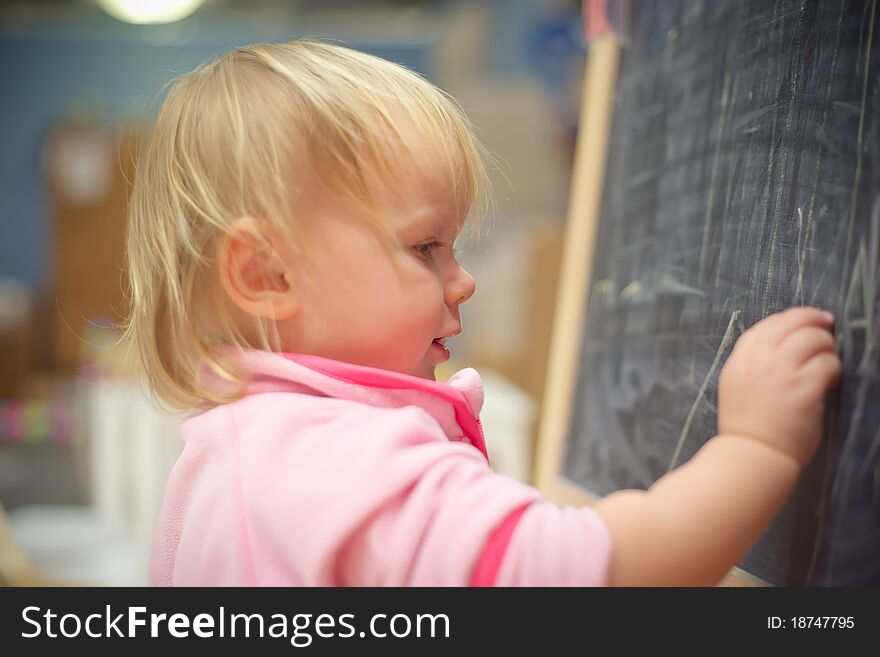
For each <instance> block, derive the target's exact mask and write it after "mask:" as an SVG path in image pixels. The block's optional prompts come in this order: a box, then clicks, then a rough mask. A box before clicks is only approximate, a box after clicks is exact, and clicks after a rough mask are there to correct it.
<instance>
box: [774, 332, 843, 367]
mask: <svg viewBox="0 0 880 657" xmlns="http://www.w3.org/2000/svg"><path fill="white" fill-rule="evenodd" d="M779 351H780V352H781V353H783V354H784V355H785V356H787V357H788V358H790V359H792V360H793V361H794V363H795V364H796V365H800V364H802V363H806V362H807V361H808V360H809V359H810V358H812V357H813V356H816V355H817V354H819V353H821V352H823V351H830V352H833V351H834V336H833V335H831V332H830V331H828V329H824V328H817V327H815V326H808V327H806V328H802V329H798V330H796V331H794V332H793V333H790V334H789V335H788V336H787V337H786V338H785V339H784V340H783V341H782V344H781V345H779Z"/></svg>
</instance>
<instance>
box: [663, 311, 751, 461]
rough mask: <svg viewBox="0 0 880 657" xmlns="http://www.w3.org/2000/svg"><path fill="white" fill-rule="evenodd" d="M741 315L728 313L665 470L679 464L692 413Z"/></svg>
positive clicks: (725, 349)
mask: <svg viewBox="0 0 880 657" xmlns="http://www.w3.org/2000/svg"><path fill="white" fill-rule="evenodd" d="M741 315H742V311H740V310H734V311H733V313H731V315H730V321H729V322H728V323H727V330H726V331H724V336H723V337H722V338H721V344H720V345H718V351H716V352H715V359H714V360H713V361H712V365H711V366H710V367H709V371H708V373H707V374H706V377H705V378H704V379H703V383H702V385H700V389H699V391H698V392H697V398H696V399H694V403H693V404H691V408H690V410H689V411H688V414H687V417H686V418H685V420H684V426H683V427H682V428H681V433H680V434H679V436H678V442H676V444H675V451H674V452H673V453H672V459H671V460H670V461H669V467H668V468H666V472H669V471H671V470H673V469H674V468H675V467H676V466H677V465H678V464H679V463H678V459H679V457H680V456H681V448H682V447H683V446H684V442H685V439H686V438H687V436H688V431H689V430H690V428H691V422H692V421H693V419H694V414H695V413H696V412H697V406H698V405H699V404H700V402H701V401H703V396H704V395H705V394H706V388H708V387H709V383H710V382H712V381H713V380H714V379H715V377H716V375H717V372H718V366H719V364H720V363H721V356H722V355H723V354H724V353H725V352H726V351H727V350H728V349H729V348H730V346H731V344H732V343H733V339H734V335H738V334H740V333H742V331H743V329H742V326H739V330H736V329H737V324H741V321H740V317H741Z"/></svg>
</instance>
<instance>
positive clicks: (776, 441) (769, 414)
mask: <svg viewBox="0 0 880 657" xmlns="http://www.w3.org/2000/svg"><path fill="white" fill-rule="evenodd" d="M833 323H834V318H833V316H832V315H831V313H828V312H823V311H820V310H817V309H815V308H790V309H788V310H786V311H784V312H780V313H776V314H774V315H770V316H769V317H766V318H765V319H763V320H761V321H760V322H758V323H757V324H755V325H754V326H752V327H751V328H750V329H749V330H747V331H746V332H745V333H743V334H742V336H740V338H739V340H737V342H736V345H735V346H734V349H733V353H732V354H731V355H730V358H729V359H728V360H727V363H726V364H725V365H724V368H723V369H722V371H721V376H720V378H719V382H718V433H719V434H739V435H743V436H748V437H751V438H754V439H757V440H760V441H762V442H764V443H766V444H768V445H771V446H772V447H774V448H776V449H778V450H780V451H781V452H783V453H785V454H788V455H789V456H791V457H792V458H794V459H795V460H796V461H797V463H798V464H799V465H800V466H801V467H803V466H804V465H806V464H807V463H809V461H810V459H811V458H812V457H813V454H814V452H815V451H816V447H817V446H818V445H819V441H820V440H821V437H822V411H823V407H824V404H823V401H824V396H825V392H826V391H827V389H828V388H829V387H830V386H834V385H836V384H837V381H838V380H839V378H840V373H841V363H840V359H839V358H838V357H837V355H836V354H835V353H834V338H833V336H832V335H831V332H830V331H829V329H830V327H831V326H832V324H833Z"/></svg>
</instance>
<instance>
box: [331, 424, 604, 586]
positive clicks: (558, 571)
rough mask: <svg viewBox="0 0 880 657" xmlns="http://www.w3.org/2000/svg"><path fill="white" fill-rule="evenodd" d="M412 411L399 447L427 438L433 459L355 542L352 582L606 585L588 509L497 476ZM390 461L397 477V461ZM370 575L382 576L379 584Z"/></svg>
mask: <svg viewBox="0 0 880 657" xmlns="http://www.w3.org/2000/svg"><path fill="white" fill-rule="evenodd" d="M411 412H412V413H413V415H414V416H415V417H412V418H409V420H408V422H407V423H406V426H405V427H401V429H403V430H404V431H405V432H406V434H407V436H406V438H404V437H403V436H401V437H400V440H402V441H404V442H406V443H407V444H409V445H410V446H411V447H412V445H413V442H412V441H413V440H414V438H415V436H418V435H420V434H421V435H422V440H427V441H428V442H427V443H426V444H425V445H424V446H425V447H428V446H429V445H431V446H433V447H434V448H436V452H435V454H434V455H433V456H432V458H431V459H430V461H429V462H426V463H424V465H423V468H422V469H420V471H419V473H418V476H417V477H414V478H412V479H410V480H409V483H408V485H406V486H402V487H401V488H400V489H399V490H398V492H397V494H396V495H394V496H391V497H389V498H388V499H387V500H386V503H385V504H384V505H383V506H382V507H381V508H380V509H377V513H376V514H375V515H374V516H373V517H372V518H371V519H370V520H369V521H368V522H367V523H366V524H365V525H364V526H363V527H362V528H361V529H360V530H359V531H358V532H357V533H355V534H354V535H352V537H351V540H350V541H349V542H348V544H347V546H346V549H345V550H343V551H342V552H341V553H340V558H341V564H342V566H343V568H342V569H341V572H346V573H347V577H346V579H349V581H350V582H351V583H356V584H359V585H377V584H381V585H394V586H400V585H406V586H469V585H476V586H491V585H499V586H594V585H604V584H605V582H606V581H607V570H608V561H609V554H610V550H611V546H610V537H609V534H608V531H607V529H606V528H605V526H604V524H603V523H602V521H601V520H600V519H599V517H598V516H597V515H596V514H595V513H594V512H593V511H592V510H590V509H588V508H581V509H576V508H573V507H568V508H559V507H557V506H556V505H554V504H552V503H550V502H548V501H546V500H545V499H544V498H543V497H542V496H541V494H540V493H539V492H538V491H537V490H536V489H535V488H533V487H531V486H527V485H524V484H522V483H520V482H518V481H515V480H513V479H511V478H509V477H507V476H504V475H499V474H496V473H494V472H493V471H492V470H491V468H490V467H489V464H488V463H487V462H486V460H485V459H484V458H483V456H482V455H481V454H479V453H478V452H477V450H475V449H473V448H472V447H470V446H468V445H463V444H457V443H450V442H449V441H448V440H447V439H446V438H445V436H442V438H439V435H440V434H439V432H440V429H439V427H436V428H435V426H436V425H435V422H434V420H433V419H432V418H430V417H429V416H428V415H427V414H424V413H423V412H422V411H420V410H418V409H412V411H411ZM432 425H433V426H432ZM428 436H431V437H432V438H428ZM433 437H438V439H437V441H435V440H434V439H433ZM416 440H418V439H417V438H416ZM393 442H397V441H393ZM389 456H390V458H389V463H390V465H391V466H392V467H391V468H390V470H389V472H391V473H394V472H396V471H397V470H398V467H397V466H395V465H394V464H395V461H396V460H397V458H396V457H395V456H393V455H389ZM401 457H402V455H401ZM407 479H409V478H408V477H406V476H404V477H402V480H407ZM389 557H390V558H389ZM367 561H369V562H371V563H372V564H374V565H372V566H371V565H370V564H369V563H366V562H367ZM377 563H382V564H383V566H382V567H381V568H380V569H378V570H377V569H376V567H375V564H377ZM371 572H372V573H377V572H381V573H382V574H381V576H380V577H379V578H378V579H373V578H371V577H369V574H370V573H371ZM364 575H367V577H366V579H364V578H363V576H364Z"/></svg>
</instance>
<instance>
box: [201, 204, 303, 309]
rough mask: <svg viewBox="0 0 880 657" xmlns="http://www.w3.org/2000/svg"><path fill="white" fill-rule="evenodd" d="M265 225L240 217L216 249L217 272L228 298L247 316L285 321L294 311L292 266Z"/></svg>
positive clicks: (295, 303) (276, 237) (272, 231)
mask: <svg viewBox="0 0 880 657" xmlns="http://www.w3.org/2000/svg"><path fill="white" fill-rule="evenodd" d="M286 252H287V250H286V249H284V248H283V246H282V242H281V240H280V236H279V235H278V234H277V232H276V231H274V230H272V228H271V226H269V225H268V224H267V223H266V222H264V221H260V220H257V219H253V218H251V217H242V218H240V219H237V220H236V221H235V222H233V224H232V225H231V226H230V227H229V229H228V230H227V231H226V233H224V234H223V235H222V236H221V238H220V242H219V244H218V245H217V271H218V273H219V276H220V284H221V285H222V286H223V289H224V290H226V294H227V295H229V298H230V299H232V301H233V302H234V303H235V305H237V306H238V307H239V308H241V309H242V310H243V311H245V312H246V313H248V314H250V315H257V316H259V317H266V318H268V319H276V320H281V319H289V318H290V317H292V316H293V315H294V314H295V313H296V311H297V307H298V304H297V298H296V295H295V294H294V288H293V268H292V263H290V262H288V261H287V260H285V258H284V257H283V255H282V254H283V253H286Z"/></svg>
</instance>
